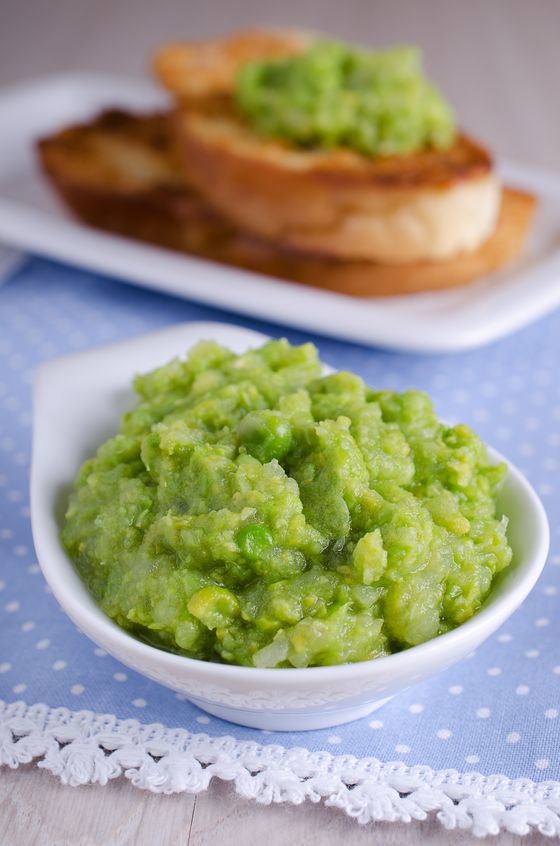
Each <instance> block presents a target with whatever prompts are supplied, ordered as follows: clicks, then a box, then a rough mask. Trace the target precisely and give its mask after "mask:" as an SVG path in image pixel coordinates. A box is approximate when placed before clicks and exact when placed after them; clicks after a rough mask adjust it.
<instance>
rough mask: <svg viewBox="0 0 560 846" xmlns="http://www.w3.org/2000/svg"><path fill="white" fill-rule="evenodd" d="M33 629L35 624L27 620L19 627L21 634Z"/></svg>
mask: <svg viewBox="0 0 560 846" xmlns="http://www.w3.org/2000/svg"><path fill="white" fill-rule="evenodd" d="M34 628H35V623H34V622H33V620H28V621H27V623H24V624H23V626H22V627H21V630H22V632H30V631H32V630H33V629H34Z"/></svg>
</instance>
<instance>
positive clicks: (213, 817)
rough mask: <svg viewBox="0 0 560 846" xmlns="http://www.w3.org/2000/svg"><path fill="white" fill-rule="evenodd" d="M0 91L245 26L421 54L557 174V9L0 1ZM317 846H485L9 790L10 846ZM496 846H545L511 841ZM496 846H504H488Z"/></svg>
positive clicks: (363, 1) (465, 122)
mask: <svg viewBox="0 0 560 846" xmlns="http://www.w3.org/2000/svg"><path fill="white" fill-rule="evenodd" d="M0 21H1V23H0V83H1V84H7V83H10V82H14V81H19V80H22V79H26V78H27V79H28V78H31V77H34V76H38V75H42V74H47V73H52V72H57V71H68V70H78V69H80V70H100V71H107V72H114V73H124V74H126V75H129V76H139V75H145V74H146V73H147V72H148V71H147V67H148V62H149V56H150V54H151V53H152V52H153V50H154V48H155V47H157V45H158V44H160V43H161V42H163V41H165V40H167V39H176V38H179V37H185V38H192V37H200V36H206V35H210V34H217V33H221V32H225V31H227V30H228V29H231V28H235V27H239V26H244V25H247V24H253V23H260V24H275V25H282V26H300V27H301V26H303V27H310V28H314V29H319V30H323V31H325V32H329V33H332V34H333V35H336V36H339V37H341V38H347V39H349V40H351V39H354V40H361V41H363V42H366V43H370V44H372V45H383V44H392V43H397V42H399V43H407V42H408V43H415V44H419V45H420V46H421V47H422V48H423V49H424V54H425V59H426V64H427V66H428V68H429V71H430V73H431V74H432V75H433V76H434V78H435V79H436V80H437V81H438V82H439V84H440V86H441V87H442V88H443V90H444V91H445V93H446V95H447V96H448V98H449V99H450V100H451V102H452V103H453V104H454V105H455V108H456V111H457V114H458V116H459V120H460V123H461V125H462V126H463V127H465V128H467V129H468V130H470V131H471V132H473V134H475V135H477V136H478V137H480V138H481V139H483V140H485V141H486V142H487V144H488V145H489V146H490V147H491V148H492V149H493V150H494V151H496V152H497V153H499V155H500V156H503V157H507V158H509V159H515V160H518V161H521V162H528V163H531V164H537V165H543V166H546V167H555V168H557V169H559V170H560V106H559V105H558V103H559V100H558V88H559V87H560V58H559V55H560V53H559V36H560V2H558V0H533V2H532V3H531V2H527V0H493V2H491V3H490V2H488V0H470V2H468V3H467V2H464V0H416V2H415V0H343V2H340V0H338V2H331V0H307V2H302V0H282V2H277V1H276V2H272V0H227V2H226V1H225V0H224V2H219V0H205V2H200V0H198V2H193V1H192V0H191V2H189V0H157V2H155V0H42V2H37V0H0ZM310 840H314V841H315V842H316V843H318V844H320V846H330V844H333V846H334V844H339V843H342V842H344V843H345V844H346V846H359V844H362V843H363V844H366V843H367V844H372V845H373V844H384V846H393V844H394V846H396V844H399V846H410V844H416V843H419V842H421V843H432V844H438V846H440V845H441V846H455V844H456V846H459V844H462V845H463V844H472V843H475V842H480V841H477V840H475V839H474V838H472V837H471V835H469V834H465V833H460V832H447V831H445V830H444V829H442V828H441V826H440V825H439V823H437V822H434V821H431V822H426V823H422V824H418V823H413V824H411V825H410V826H405V825H400V824H378V825H375V826H374V825H371V826H366V827H362V826H359V825H358V824H357V823H356V822H354V821H353V820H350V819H348V818H346V817H345V816H344V814H343V813H342V812H339V811H335V810H333V809H329V808H324V807H317V806H313V805H311V804H306V805H303V806H299V807H291V806H273V807H261V806H257V805H256V804H254V803H251V802H248V801H246V800H242V799H240V798H239V797H236V796H235V795H234V794H233V793H232V791H231V788H230V787H229V786H228V785H225V784H214V785H213V786H212V787H211V789H210V790H208V791H207V792H206V793H203V794H201V795H199V796H197V797H196V798H195V797H193V796H189V795H187V794H181V795H178V796H154V795H150V794H146V793H144V792H141V791H139V790H136V789H135V788H133V787H131V786H130V785H129V784H128V783H127V782H126V781H124V780H122V779H121V780H119V781H118V782H115V783H112V784H110V785H108V786H107V787H103V788H101V787H97V786H95V787H85V788H65V787H62V786H61V785H60V784H59V783H58V781H57V780H56V779H55V778H53V777H52V776H51V775H50V774H48V773H46V772H44V771H40V770H38V769H37V768H36V767H34V766H25V767H21V768H20V769H19V770H16V771H10V770H3V771H2V773H1V776H0V843H1V844H2V846H4V845H5V846H55V844H56V846H96V845H97V844H100V846H101V844H103V846H125V844H126V846H129V845H130V846H144V844H146V846H148V844H149V846H152V844H157V846H167V844H173V846H187V844H191V846H203V845H204V846H213V845H214V844H220V846H234V845H235V846H245V844H255V846H256V844H261V843H263V842H266V844H267V846H278V844H285V843H289V844H290V846H298V844H304V843H308V842H309V841H310ZM498 840H499V843H500V846H514V844H521V843H523V844H525V846H536V844H544V843H550V840H549V839H548V838H544V837H541V836H540V835H538V834H535V835H531V836H529V837H526V838H520V837H516V836H513V835H507V834H504V835H502V836H501V837H500V838H498ZM492 842H496V840H493V841H492Z"/></svg>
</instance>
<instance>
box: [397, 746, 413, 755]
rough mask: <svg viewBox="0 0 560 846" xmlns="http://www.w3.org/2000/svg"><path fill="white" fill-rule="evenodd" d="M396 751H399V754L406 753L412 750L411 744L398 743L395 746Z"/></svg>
mask: <svg viewBox="0 0 560 846" xmlns="http://www.w3.org/2000/svg"><path fill="white" fill-rule="evenodd" d="M395 752H398V753H399V755H406V754H407V753H408V752H410V746H407V745H406V743H397V745H396V746H395Z"/></svg>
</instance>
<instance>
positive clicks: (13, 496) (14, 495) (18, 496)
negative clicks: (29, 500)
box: [6, 490, 23, 502]
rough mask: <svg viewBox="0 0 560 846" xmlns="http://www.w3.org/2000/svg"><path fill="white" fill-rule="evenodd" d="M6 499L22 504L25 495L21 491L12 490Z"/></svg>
mask: <svg viewBox="0 0 560 846" xmlns="http://www.w3.org/2000/svg"><path fill="white" fill-rule="evenodd" d="M6 499H7V500H8V502H21V501H22V499H23V495H22V493H21V491H15V490H12V491H8V493H7V494H6Z"/></svg>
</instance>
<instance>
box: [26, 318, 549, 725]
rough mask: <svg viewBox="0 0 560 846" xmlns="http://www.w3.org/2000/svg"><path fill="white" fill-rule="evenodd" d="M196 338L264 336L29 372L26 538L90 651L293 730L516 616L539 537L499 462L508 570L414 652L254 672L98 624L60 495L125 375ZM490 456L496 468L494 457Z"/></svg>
mask: <svg viewBox="0 0 560 846" xmlns="http://www.w3.org/2000/svg"><path fill="white" fill-rule="evenodd" d="M203 338H206V339H209V338H211V339H214V340H216V341H219V342H220V343H223V344H224V345H226V346H228V347H229V348H230V349H233V350H234V351H236V352H243V351H244V350H246V349H247V348H249V347H251V346H257V345H259V344H261V343H262V342H263V341H264V340H266V339H265V337H264V336H263V335H260V334H258V333H256V332H252V331H249V330H247V329H241V328H239V327H234V326H229V325H222V324H219V323H191V324H185V325H180V326H174V327H172V328H170V329H164V330H163V331H160V332H156V333H154V334H150V335H147V336H143V337H140V338H133V339H132V340H129V341H125V342H123V343H119V344H114V345H111V346H106V347H102V348H100V349H95V350H93V351H91V352H84V353H79V354H77V355H72V356H69V357H66V358H61V359H57V360H55V361H51V362H48V363H47V364H44V365H43V366H42V367H40V369H39V371H38V373H37V378H36V384H35V396H34V399H35V428H34V440H33V466H32V473H31V517H32V525H33V537H34V540H35V546H36V550H37V555H38V559H39V562H40V564H41V567H42V570H43V573H44V575H45V578H46V579H47V582H48V583H49V585H50V587H51V589H52V591H53V593H54V595H55V596H56V598H57V599H58V601H59V602H60V604H61V605H62V607H63V608H64V609H65V611H66V612H67V613H68V615H69V616H70V617H71V618H72V620H73V621H74V622H75V623H76V625H77V626H78V627H79V628H80V629H81V630H82V631H83V632H84V633H85V634H86V635H88V636H89V637H90V638H91V639H92V640H93V641H94V642H95V643H97V644H98V645H99V646H101V647H102V648H103V649H105V650H106V651H107V652H109V653H111V654H112V655H114V656H115V658H118V660H119V661H122V662H123V664H126V665H127V666H129V667H132V668H133V669H135V670H137V671H138V672H140V673H143V674H144V675H146V676H148V677H149V678H151V679H154V680H155V681H158V682H160V683H161V684H164V685H166V686H167V687H170V688H172V689H173V690H176V691H180V692H181V693H183V694H185V695H186V696H187V698H188V699H190V700H191V701H192V702H194V703H195V704H196V705H198V706H199V707H200V708H203V709H204V710H205V711H208V713H210V714H214V715H215V716H217V717H221V718H223V719H225V720H230V721H231V722H234V723H240V724H241V725H245V726H252V727H254V728H260V729H271V730H277V731H278V730H279V731H301V730H304V729H316V728H325V727H327V726H334V725H338V724H340V723H345V722H348V721H350V720H353V719H356V718H358V717H363V716H365V715H367V714H369V713H371V712H372V711H374V710H375V709H376V708H378V707H379V706H380V705H382V704H383V703H384V702H386V701H387V699H389V698H390V697H391V696H393V695H394V694H395V693H398V692H399V691H401V690H403V689H404V688H406V687H408V686H409V685H411V684H414V683H415V682H420V681H422V680H423V679H426V678H429V677H430V676H432V675H433V674H434V673H437V672H440V671H441V670H444V669H446V668H447V667H449V666H451V665H452V664H454V663H455V662H456V661H458V660H459V659H460V658H463V657H464V656H465V655H467V654H468V653H469V652H471V651H472V650H473V649H475V648H476V647H477V646H478V645H479V644H480V643H481V642H482V641H483V640H485V638H487V637H488V636H489V635H491V634H492V632H494V631H495V630H496V629H497V628H498V627H499V626H500V625H501V624H502V623H503V622H504V620H506V619H507V617H509V616H510V614H511V613H512V612H513V611H515V609H516V608H517V607H518V606H519V605H520V603H521V602H522V601H523V600H524V598H525V597H526V596H527V594H528V593H529V591H530V590H531V588H532V587H533V585H534V584H535V582H536V580H537V578H538V576H539V574H540V572H541V570H542V568H543V565H544V562H545V559H546V554H547V551H548V542H549V531H548V524H547V520H546V516H545V512H544V509H543V507H542V505H541V503H540V501H539V499H538V497H537V495H536V494H535V492H534V491H533V489H532V488H531V486H530V485H529V483H528V482H527V480H526V479H525V478H524V477H523V476H522V475H521V473H520V472H519V471H518V470H517V469H516V468H515V467H513V466H512V465H511V464H509V465H508V467H509V472H508V474H507V476H506V481H505V484H504V486H503V489H502V492H501V494H500V498H499V509H500V511H501V512H502V513H505V514H507V515H508V517H509V518H510V523H509V529H508V536H509V540H510V543H511V546H512V548H513V551H514V558H513V563H512V565H511V567H509V568H508V570H507V571H506V572H505V573H504V574H503V577H502V578H501V579H500V580H499V583H498V584H497V585H496V586H495V588H494V590H493V591H492V594H491V596H490V598H489V599H488V600H487V602H486V603H485V604H484V607H483V608H482V609H481V610H480V611H479V612H478V613H477V614H476V615H475V616H474V617H473V618H472V619H471V620H469V621H468V622H466V623H464V624H463V625H461V626H459V627H458V628H457V629H454V630H453V631H451V632H449V633H448V634H444V635H441V636H440V637H437V638H435V639H434V640H431V641H429V642H428V643H425V644H422V645H421V646H416V647H414V648H412V649H408V650H406V651H404V652H400V653H397V654H395V655H390V656H388V657H386V658H378V659H376V660H373V661H363V662H360V663H355V664H346V665H341V666H336V667H310V668H308V669H256V668H252V667H236V666H230V665H225V664H214V663H210V662H206V661H198V660H194V659H191V658H184V657H182V656H180V655H173V654H171V653H168V652H164V651H163V650H160V649H156V648H154V647H152V646H148V645H147V644H145V643H142V642H141V641H139V640H136V639H135V638H134V637H132V636H131V635H130V634H128V633H127V632H125V631H123V629H121V628H119V627H118V626H117V625H116V624H115V623H113V622H112V620H110V619H109V618H108V617H107V616H105V614H104V613H103V612H102V611H101V610H100V609H99V608H98V606H97V605H96V604H95V602H94V601H93V599H92V597H91V596H90V594H89V593H88V591H87V589H86V587H85V585H84V584H83V583H82V581H81V580H80V578H79V576H78V575H77V573H76V571H75V570H74V567H73V565H72V562H71V561H70V560H69V558H68V556H67V555H66V553H65V551H64V549H63V547H62V545H61V543H60V539H59V532H60V526H61V520H62V518H63V515H64V510H65V506H66V501H67V496H68V493H69V490H70V487H71V485H72V482H73V480H74V478H75V476H76V472H77V470H78V468H79V466H80V465H81V463H82V461H84V460H85V459H86V458H87V457H89V456H90V455H92V454H93V453H94V451H95V450H96V448H97V447H98V446H99V445H100V444H101V443H102V442H103V441H104V440H105V439H106V438H108V437H109V436H111V435H112V434H114V433H115V431H116V430H117V426H118V421H119V419H120V417H121V415H122V414H123V412H124V411H125V410H126V409H127V408H129V407H130V406H131V404H132V402H133V397H132V392H131V389H130V384H131V380H132V377H133V375H134V374H135V373H138V372H142V371H146V370H149V369H151V368H153V367H156V366H158V365H161V364H163V363H165V362H166V361H168V360H169V359H170V358H172V357H173V356H175V355H181V354H184V353H185V351H186V350H187V349H188V348H189V347H191V346H192V345H193V344H194V343H196V342H197V341H198V340H200V339H203ZM490 455H491V456H492V458H493V459H495V460H496V461H499V460H503V459H502V456H500V455H499V454H498V453H497V452H495V451H494V450H490Z"/></svg>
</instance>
